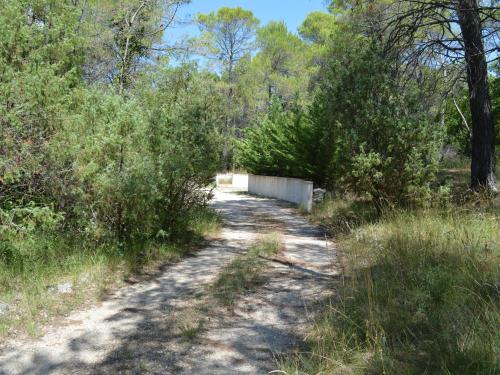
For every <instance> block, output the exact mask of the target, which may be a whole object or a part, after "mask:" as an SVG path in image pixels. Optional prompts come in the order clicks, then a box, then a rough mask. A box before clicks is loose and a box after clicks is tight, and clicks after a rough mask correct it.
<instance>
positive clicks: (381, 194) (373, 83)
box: [310, 30, 440, 203]
mask: <svg viewBox="0 0 500 375" xmlns="http://www.w3.org/2000/svg"><path fill="white" fill-rule="evenodd" d="M329 56H330V59H329V61H330V62H329V63H328V65H327V66H326V68H325V69H324V70H323V72H322V75H323V80H324V82H325V83H324V84H323V85H322V88H321V91H320V93H319V94H318V96H317V97H316V100H315V103H314V104H313V107H312V109H311V113H310V120H311V122H312V123H313V129H314V131H315V132H316V134H315V135H314V138H315V139H316V140H317V141H318V142H319V144H320V145H321V146H320V148H319V149H320V150H321V151H320V152H319V158H320V159H319V161H318V163H319V164H320V165H322V166H323V168H321V170H322V171H323V173H324V174H323V176H321V175H319V176H317V177H316V179H315V180H317V181H319V182H320V183H322V184H324V185H326V186H330V187H336V188H346V189H348V190H351V191H353V192H355V193H358V194H368V195H369V196H370V197H372V198H375V199H376V200H378V201H385V200H388V201H393V202H400V203H403V202H417V201H423V200H426V199H427V198H428V197H429V192H430V183H431V182H432V180H433V179H434V173H435V171H436V167H437V156H438V155H437V153H438V152H437V151H438V145H439V140H440V135H439V129H438V128H437V127H436V126H434V124H433V118H432V117H431V116H432V112H431V113H430V114H429V108H424V103H425V102H426V101H425V100H423V99H424V98H425V97H428V96H429V91H427V90H426V87H425V84H420V85H417V84H414V83H412V82H411V81H409V82H406V87H405V88H402V87H401V85H400V82H399V81H398V79H397V77H395V75H396V73H395V71H394V67H393V64H392V61H391V59H390V58H389V57H386V56H384V55H383V53H382V51H381V50H380V49H379V48H378V47H377V45H376V44H374V43H373V42H372V41H370V40H368V39H367V38H365V37H363V36H360V35H357V34H350V33H349V31H348V30H346V31H345V32H344V33H343V35H339V36H338V37H337V38H336V39H334V40H333V41H332V45H331V49H330V51H329ZM367 62H369V63H367Z"/></svg>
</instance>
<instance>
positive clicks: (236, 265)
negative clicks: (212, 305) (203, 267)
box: [210, 234, 282, 306]
mask: <svg viewBox="0 0 500 375" xmlns="http://www.w3.org/2000/svg"><path fill="white" fill-rule="evenodd" d="M281 246H282V245H281V241H280V238H279V236H278V235H276V234H270V235H266V236H264V237H262V239H260V240H259V241H258V243H257V244H255V245H254V246H252V248H251V249H250V250H249V252H248V253H247V254H245V255H243V256H240V257H237V258H236V259H234V260H233V261H232V262H231V263H229V265H227V266H226V268H225V269H224V270H223V271H222V272H221V273H220V275H219V277H218V278H217V280H216V281H215V282H214V283H213V284H212V285H211V287H210V289H211V292H212V294H213V296H214V297H215V298H216V299H217V300H218V301H219V302H220V303H222V304H223V305H225V306H233V305H234V301H235V299H236V297H237V296H238V295H241V294H243V293H245V292H246V291H248V290H251V289H253V288H254V287H255V286H257V285H258V284H259V283H260V282H261V280H262V278H261V274H262V271H263V270H264V268H265V266H266V261H265V260H264V259H263V258H261V256H266V257H268V256H271V255H274V254H276V253H278V252H279V251H280V249H281Z"/></svg>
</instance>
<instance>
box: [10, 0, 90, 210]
mask: <svg viewBox="0 0 500 375" xmlns="http://www.w3.org/2000/svg"><path fill="white" fill-rule="evenodd" d="M68 4H69V1H68V2H65V1H60V2H57V1H48V0H46V1H42V0H40V1H35V2H33V1H8V2H6V4H5V5H4V6H2V9H0V23H1V24H2V30H1V31H0V127H1V129H2V131H1V132H0V199H3V200H5V199H25V198H26V197H27V196H29V195H31V198H28V199H27V200H28V201H29V200H32V199H36V200H39V199H41V197H43V196H44V195H47V194H50V192H47V191H46V186H45V184H44V180H46V179H49V176H51V175H52V174H53V173H54V171H52V170H51V166H50V165H48V163H47V160H46V158H47V153H48V151H47V149H48V144H49V142H50V140H51V138H52V137H53V136H54V134H55V133H56V132H57V131H58V130H60V128H61V127H62V124H63V123H64V120H65V116H66V114H67V104H68V102H69V101H70V96H71V93H72V89H73V87H74V86H75V85H77V84H78V82H79V77H78V74H79V71H80V70H79V69H80V64H81V62H82V59H83V55H82V48H81V46H80V43H81V42H82V40H81V38H79V37H78V36H77V35H76V34H75V32H74V29H75V28H76V20H77V18H76V12H75V9H74V8H72V7H70V6H69V5H68ZM25 200H26V199H25ZM25 203H27V202H25ZM0 204H1V202H0Z"/></svg>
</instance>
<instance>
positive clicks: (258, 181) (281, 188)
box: [248, 174, 313, 212]
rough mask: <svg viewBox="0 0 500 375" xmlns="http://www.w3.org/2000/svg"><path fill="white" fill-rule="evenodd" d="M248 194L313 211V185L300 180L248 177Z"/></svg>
mask: <svg viewBox="0 0 500 375" xmlns="http://www.w3.org/2000/svg"><path fill="white" fill-rule="evenodd" d="M248 192H249V193H252V194H257V195H263V196H266V197H272V198H277V199H281V200H284V201H288V202H292V203H296V204H298V205H300V206H301V207H302V208H304V209H305V210H306V211H307V212H310V211H311V210H312V204H313V183H312V182H310V181H305V180H301V179H298V178H287V177H271V176H256V175H252V174H251V175H248Z"/></svg>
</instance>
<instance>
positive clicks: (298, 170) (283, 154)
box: [237, 99, 313, 177]
mask: <svg viewBox="0 0 500 375" xmlns="http://www.w3.org/2000/svg"><path fill="white" fill-rule="evenodd" d="M307 125H308V124H307V123H306V122H305V121H303V120H302V115H301V113H300V111H298V110H297V111H295V112H292V111H286V110H284V109H283V106H282V104H281V102H280V101H279V100H277V99H275V100H273V102H272V104H271V107H270V109H269V113H268V114H267V115H265V116H264V117H263V119H262V121H260V122H258V123H256V124H255V125H254V126H252V127H250V128H248V129H247V130H246V132H245V137H244V138H243V139H242V140H241V141H240V142H239V144H238V154H237V160H238V163H239V164H240V165H241V166H243V167H244V168H245V169H247V170H248V171H249V172H251V173H254V174H262V175H274V176H286V177H307V176H310V175H311V169H312V168H313V166H312V165H309V164H308V160H307V156H308V152H309V144H308V141H309V139H310V129H309V127H308V126H307Z"/></svg>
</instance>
